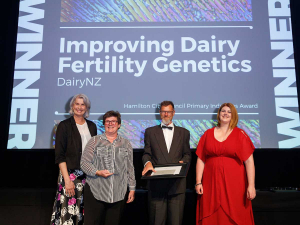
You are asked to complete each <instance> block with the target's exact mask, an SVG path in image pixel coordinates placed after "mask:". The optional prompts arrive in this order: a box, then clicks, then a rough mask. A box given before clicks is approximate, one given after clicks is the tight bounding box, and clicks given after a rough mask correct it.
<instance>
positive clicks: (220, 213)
mask: <svg viewBox="0 0 300 225" xmlns="http://www.w3.org/2000/svg"><path fill="white" fill-rule="evenodd" d="M217 119H218V125H217V127H214V128H211V129H209V130H207V131H206V132H205V133H204V134H203V136H202V137H201V139H200V141H199V144H198V147H197V151H196V154H197V156H198V158H197V165H196V185H195V190H196V193H197V194H198V199H197V212H196V224H197V225H228V224H238V225H254V219H253V212H252V205H251V200H252V199H254V198H255V196H256V191H255V184H254V177H255V168H254V160H253V151H254V146H253V143H252V142H251V140H250V138H249V137H248V135H247V134H246V133H245V132H244V131H243V130H242V129H239V128H237V127H236V126H237V123H238V114H237V111H236V108H235V107H234V105H233V104H231V103H224V104H222V105H221V107H220V108H219V111H218V115H217Z"/></svg>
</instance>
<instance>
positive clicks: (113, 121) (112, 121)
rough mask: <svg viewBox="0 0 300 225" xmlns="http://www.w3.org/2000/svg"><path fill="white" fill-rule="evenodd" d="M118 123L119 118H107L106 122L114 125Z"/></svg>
mask: <svg viewBox="0 0 300 225" xmlns="http://www.w3.org/2000/svg"><path fill="white" fill-rule="evenodd" d="M116 123H118V121H117V120H105V124H112V125H115V124H116Z"/></svg>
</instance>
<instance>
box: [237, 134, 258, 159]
mask: <svg viewBox="0 0 300 225" xmlns="http://www.w3.org/2000/svg"><path fill="white" fill-rule="evenodd" d="M240 132H241V133H240V142H241V147H240V148H239V158H240V160H241V161H242V162H244V161H246V160H247V159H248V158H249V157H250V156H251V155H252V154H253V152H254V149H255V147H254V145H253V143H252V141H251V139H250V138H249V136H248V135H247V134H246V132H245V131H243V130H240Z"/></svg>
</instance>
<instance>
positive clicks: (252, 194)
mask: <svg viewBox="0 0 300 225" xmlns="http://www.w3.org/2000/svg"><path fill="white" fill-rule="evenodd" d="M255 196H256V190H255V187H254V186H249V187H248V188H247V198H248V199H249V200H253V199H254V198H255Z"/></svg>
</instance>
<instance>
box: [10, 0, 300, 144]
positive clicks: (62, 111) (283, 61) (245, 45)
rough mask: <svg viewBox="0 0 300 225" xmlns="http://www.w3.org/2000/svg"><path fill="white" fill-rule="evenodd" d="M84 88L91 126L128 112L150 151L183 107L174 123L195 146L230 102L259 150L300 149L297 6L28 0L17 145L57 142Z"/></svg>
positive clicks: (219, 0)
mask: <svg viewBox="0 0 300 225" xmlns="http://www.w3.org/2000/svg"><path fill="white" fill-rule="evenodd" d="M79 93H83V94H85V95H87V96H88V97H89V99H90V101H91V113H90V117H89V118H88V119H90V120H92V121H93V122H94V123H95V124H96V125H97V128H98V134H101V133H103V132H104V126H103V123H102V117H103V115H104V113H105V112H107V111H109V110H117V111H119V112H120V113H121V116H122V124H121V128H120V130H119V134H120V135H122V136H123V137H125V138H127V139H129V140H130V141H131V143H132V146H133V148H136V149H142V148H143V147H144V132H145V129H146V128H148V127H151V126H155V125H158V124H160V115H159V105H160V102H162V101H164V100H171V101H173V102H174V104H175V116H174V118H173V122H174V124H175V125H177V126H180V127H184V128H186V129H188V130H189V131H190V134H191V138H190V146H191V148H196V147H197V144H198V142H199V139H200V137H201V136H202V135H203V133H204V132H205V131H206V130H207V129H210V128H212V127H214V126H216V124H217V119H216V115H217V111H218V108H219V107H220V105H221V104H222V103H225V102H231V103H233V104H234V105H235V107H236V108H237V111H238V114H239V123H238V127H240V128H241V129H243V130H244V131H245V132H246V133H247V134H248V135H249V136H250V138H251V140H252V142H253V144H254V145H255V147H256V148H286V149H288V148H295V147H299V145H300V131H299V126H300V124H299V111H298V96H297V88H296V75H295V61H294V53H293V38H292V24H291V13H290V3H289V1H288V0H263V1H262V0H228V1H223V0H205V1H204V0H193V1H192V0H185V1H179V0H124V1H121V0H61V1H59V0H57V1H50V0H23V1H20V8H19V22H18V36H17V45H16V60H15V70H14V86H13V93H12V103H11V117H10V127H9V140H8V144H7V148H8V149H16V148H17V149H49V148H54V147H55V133H56V128H57V125H58V124H59V122H60V121H62V120H64V119H66V118H68V117H70V115H69V113H68V112H69V109H70V106H69V104H70V100H71V98H72V97H73V96H74V95H76V94H79Z"/></svg>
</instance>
